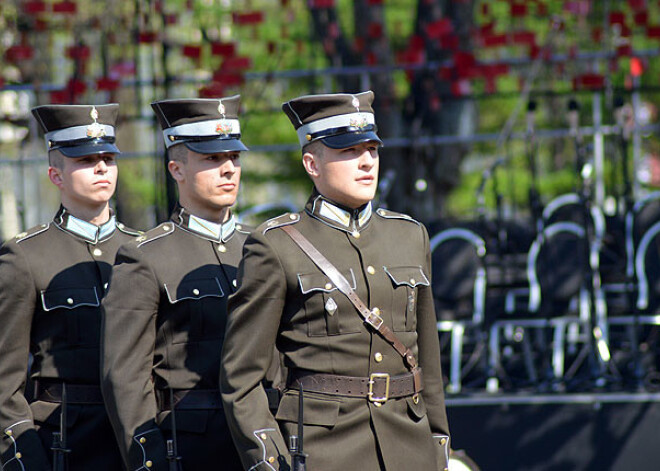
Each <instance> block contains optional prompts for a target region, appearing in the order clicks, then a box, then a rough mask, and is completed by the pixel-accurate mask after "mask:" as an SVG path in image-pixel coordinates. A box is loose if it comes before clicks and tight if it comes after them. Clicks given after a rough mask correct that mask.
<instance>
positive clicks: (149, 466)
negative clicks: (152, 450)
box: [144, 460, 154, 468]
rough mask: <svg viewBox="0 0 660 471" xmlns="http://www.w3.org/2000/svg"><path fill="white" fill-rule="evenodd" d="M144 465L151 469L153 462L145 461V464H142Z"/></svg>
mask: <svg viewBox="0 0 660 471" xmlns="http://www.w3.org/2000/svg"><path fill="white" fill-rule="evenodd" d="M144 465H145V466H146V467H147V468H151V467H152V466H153V465H154V464H153V462H152V461H151V460H149V461H147V462H146V463H144Z"/></svg>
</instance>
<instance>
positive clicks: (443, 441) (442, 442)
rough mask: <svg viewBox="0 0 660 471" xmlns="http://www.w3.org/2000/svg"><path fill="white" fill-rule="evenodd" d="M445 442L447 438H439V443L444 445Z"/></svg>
mask: <svg viewBox="0 0 660 471" xmlns="http://www.w3.org/2000/svg"><path fill="white" fill-rule="evenodd" d="M445 443H447V439H446V438H445V437H442V438H441V439H440V445H444V444H445Z"/></svg>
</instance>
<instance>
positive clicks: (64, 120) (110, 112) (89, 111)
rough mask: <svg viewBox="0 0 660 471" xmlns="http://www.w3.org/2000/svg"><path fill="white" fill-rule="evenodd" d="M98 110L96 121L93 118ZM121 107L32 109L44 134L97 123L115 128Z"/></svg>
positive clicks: (59, 106)
mask: <svg viewBox="0 0 660 471" xmlns="http://www.w3.org/2000/svg"><path fill="white" fill-rule="evenodd" d="M94 110H96V116H97V117H96V119H94V117H93V116H92V115H93V114H94ZM118 114H119V105H118V104H116V103H111V104H109V105H42V106H37V107H36V108H32V115H33V116H34V117H35V119H36V120H37V122H38V123H39V125H40V126H41V129H42V130H43V131H44V132H46V133H47V132H52V131H57V130H60V129H66V128H71V127H74V126H87V125H90V124H93V123H94V122H97V123H99V124H107V125H109V126H112V127H115V124H116V122H117V116H118Z"/></svg>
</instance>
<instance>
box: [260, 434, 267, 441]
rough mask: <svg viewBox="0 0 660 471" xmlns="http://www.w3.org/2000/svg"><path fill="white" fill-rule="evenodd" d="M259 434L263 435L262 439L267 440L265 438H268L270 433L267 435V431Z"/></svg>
mask: <svg viewBox="0 0 660 471" xmlns="http://www.w3.org/2000/svg"><path fill="white" fill-rule="evenodd" d="M259 436H260V437H261V439H262V440H265V439H267V438H268V435H266V434H265V433H262V434H261V435H259Z"/></svg>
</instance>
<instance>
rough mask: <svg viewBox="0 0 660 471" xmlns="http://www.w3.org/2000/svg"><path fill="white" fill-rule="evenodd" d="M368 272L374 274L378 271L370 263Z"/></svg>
mask: <svg viewBox="0 0 660 471" xmlns="http://www.w3.org/2000/svg"><path fill="white" fill-rule="evenodd" d="M367 273H369V274H370V275H373V274H375V273H376V269H375V268H374V267H372V266H371V265H369V266H368V267H367Z"/></svg>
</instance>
